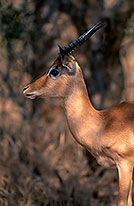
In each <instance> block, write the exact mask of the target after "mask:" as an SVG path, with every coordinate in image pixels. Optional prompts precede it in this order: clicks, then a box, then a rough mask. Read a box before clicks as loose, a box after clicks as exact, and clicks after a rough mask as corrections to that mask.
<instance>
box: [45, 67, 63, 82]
mask: <svg viewBox="0 0 134 206" xmlns="http://www.w3.org/2000/svg"><path fill="white" fill-rule="evenodd" d="M48 74H49V76H50V78H52V79H56V78H58V77H59V76H60V75H61V71H60V69H59V68H58V66H55V67H52V68H51V69H50V70H49V73H48Z"/></svg>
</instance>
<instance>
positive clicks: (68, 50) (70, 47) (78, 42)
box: [60, 22, 104, 55]
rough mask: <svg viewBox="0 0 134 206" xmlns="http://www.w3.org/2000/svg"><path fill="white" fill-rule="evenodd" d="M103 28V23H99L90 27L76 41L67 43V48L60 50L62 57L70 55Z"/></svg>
mask: <svg viewBox="0 0 134 206" xmlns="http://www.w3.org/2000/svg"><path fill="white" fill-rule="evenodd" d="M103 26H104V23H102V22H99V23H97V24H95V25H94V26H92V27H91V28H90V29H89V30H88V31H87V32H85V33H84V34H82V35H81V36H80V37H79V38H78V39H77V40H75V41H73V42H71V43H69V44H68V45H67V46H64V47H63V48H60V53H61V54H62V55H66V54H71V53H72V52H73V51H74V50H75V49H77V48H78V47H79V46H81V45H82V44H83V43H84V42H85V41H86V40H87V39H89V38H90V37H91V36H92V35H93V34H94V33H95V32H96V31H97V30H99V29H100V28H101V27H103Z"/></svg>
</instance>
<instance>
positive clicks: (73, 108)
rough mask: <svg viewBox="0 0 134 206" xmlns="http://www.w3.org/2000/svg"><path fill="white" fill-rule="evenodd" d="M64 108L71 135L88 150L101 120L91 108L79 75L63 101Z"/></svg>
mask: <svg viewBox="0 0 134 206" xmlns="http://www.w3.org/2000/svg"><path fill="white" fill-rule="evenodd" d="M64 107H65V114H66V118H67V122H68V125H69V128H70V130H71V133H72V135H73V136H74V138H75V139H76V141H77V142H78V143H79V144H81V145H82V146H84V147H86V148H87V149H88V150H89V149H90V148H89V147H91V146H92V143H93V140H94V137H95V136H96V134H97V133H98V130H99V129H100V127H101V124H100V122H101V120H100V114H99V111H96V110H95V109H94V108H93V106H92V104H91V102H90V100H89V97H88V93H87V89H86V86H85V83H84V79H83V76H82V74H81V73H80V74H79V78H77V82H75V83H74V85H73V88H72V89H71V91H70V93H69V94H68V95H67V97H66V98H65V99H64ZM87 145H88V146H87Z"/></svg>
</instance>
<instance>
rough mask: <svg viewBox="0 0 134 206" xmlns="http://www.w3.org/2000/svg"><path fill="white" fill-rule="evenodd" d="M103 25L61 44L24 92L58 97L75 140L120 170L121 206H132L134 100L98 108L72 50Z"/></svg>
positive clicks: (103, 164)
mask: <svg viewBox="0 0 134 206" xmlns="http://www.w3.org/2000/svg"><path fill="white" fill-rule="evenodd" d="M101 27H103V23H98V24H96V25H94V26H93V27H91V28H90V29H89V30H88V31H87V32H85V33H84V34H83V35H81V36H80V37H79V38H78V39H77V40H75V41H74V42H72V43H70V44H68V45H67V46H65V47H63V48H61V47H60V46H59V53H58V55H57V58H56V59H55V61H54V63H53V64H52V66H51V67H50V69H49V70H48V72H47V73H45V74H43V75H42V76H40V77H39V78H38V79H36V80H35V81H33V82H32V83H30V84H28V85H27V86H26V87H25V88H24V89H23V93H24V95H25V96H26V97H28V98H30V99H35V98H38V97H40V98H45V97H58V98H61V99H62V100H63V107H64V110H65V115H66V118H67V122H68V126H69V129H70V131H71V133H72V135H73V137H74V138H75V140H76V141H77V142H78V143H79V144H80V145H82V146H83V147H84V148H86V149H87V150H88V151H89V152H90V153H91V154H92V155H93V156H94V157H95V158H96V160H97V162H98V163H99V164H100V165H102V166H105V167H110V166H116V167H117V169H118V174H119V194H118V203H117V205H118V206H132V172H133V165H134V102H122V103H120V104H119V105H117V106H114V107H112V108H110V109H106V110H102V111H98V110H96V109H95V108H94V107H93V106H92V104H91V101H90V100H89V97H88V93H87V89H86V86H85V82H84V79H83V75H82V71H81V68H80V66H79V65H78V63H77V61H76V60H75V58H74V57H73V56H72V52H73V51H74V50H75V49H76V48H78V47H79V46H80V45H81V44H83V43H84V42H85V41H86V40H87V39H88V38H90V37H91V36H92V35H93V34H94V33H95V32H96V31H97V30H99V29H100V28H101Z"/></svg>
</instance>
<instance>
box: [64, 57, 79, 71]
mask: <svg viewBox="0 0 134 206" xmlns="http://www.w3.org/2000/svg"><path fill="white" fill-rule="evenodd" d="M62 66H63V67H64V68H65V69H66V71H67V73H68V74H69V75H74V74H75V72H76V61H75V59H74V57H73V56H71V55H65V56H64V60H63V62H62Z"/></svg>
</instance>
